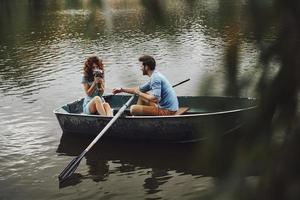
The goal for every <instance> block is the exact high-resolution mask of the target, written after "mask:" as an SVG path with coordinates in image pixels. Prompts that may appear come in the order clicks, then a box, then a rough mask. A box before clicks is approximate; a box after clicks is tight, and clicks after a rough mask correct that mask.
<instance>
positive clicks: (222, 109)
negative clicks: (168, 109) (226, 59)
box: [54, 95, 257, 142]
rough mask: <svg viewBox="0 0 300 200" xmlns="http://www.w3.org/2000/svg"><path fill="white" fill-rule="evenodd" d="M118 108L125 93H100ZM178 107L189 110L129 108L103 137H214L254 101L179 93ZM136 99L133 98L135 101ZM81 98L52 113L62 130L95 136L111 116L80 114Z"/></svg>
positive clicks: (244, 117)
mask: <svg viewBox="0 0 300 200" xmlns="http://www.w3.org/2000/svg"><path fill="white" fill-rule="evenodd" d="M104 98H105V100H106V102H108V103H109V104H110V105H111V107H112V108H113V109H114V113H116V112H117V111H118V109H119V108H120V107H122V105H124V104H125V103H126V102H127V100H128V99H129V98H130V96H129V95H107V96H104ZM178 100H179V105H180V107H188V108H189V110H188V111H187V112H185V113H183V114H181V115H173V116H131V115H130V112H129V109H127V110H126V111H125V112H124V113H123V115H122V116H121V117H120V118H119V119H118V120H117V121H116V122H115V123H114V124H113V125H112V126H111V127H110V129H109V130H108V132H106V133H105V135H104V136H103V137H111V138H119V139H130V140H132V139H135V140H158V141H172V142H190V141H198V140H203V139H207V138H209V137H216V136H217V137H218V136H220V135H224V134H226V133H229V132H231V131H232V130H234V129H236V128H238V127H240V126H241V125H242V124H244V123H245V122H247V121H248V119H249V118H251V117H253V115H254V114H255V113H256V111H257V100H255V99H252V98H239V97H212V96H179V97H178ZM135 101H136V100H135ZM82 103H83V99H81V100H77V101H75V102H72V103H69V104H66V105H64V106H62V107H60V108H58V109H56V110H54V113H55V115H56V117H57V119H58V121H59V124H60V126H61V128H62V130H63V132H64V133H81V134H89V135H97V134H98V133H99V132H100V131H101V130H102V129H103V128H104V127H105V125H106V124H107V123H108V122H109V121H110V120H111V118H112V117H107V116H100V115H87V114H83V113H82Z"/></svg>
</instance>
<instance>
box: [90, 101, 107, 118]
mask: <svg viewBox="0 0 300 200" xmlns="http://www.w3.org/2000/svg"><path fill="white" fill-rule="evenodd" d="M89 111H90V113H96V112H98V113H99V115H104V116H106V111H105V109H104V107H103V103H102V101H101V98H100V97H99V96H96V97H94V98H93V99H92V100H91V101H90V103H89Z"/></svg>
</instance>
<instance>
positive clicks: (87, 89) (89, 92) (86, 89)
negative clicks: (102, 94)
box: [83, 82, 96, 96]
mask: <svg viewBox="0 0 300 200" xmlns="http://www.w3.org/2000/svg"><path fill="white" fill-rule="evenodd" d="M83 89H84V92H85V93H86V95H88V96H91V95H92V94H93V92H94V91H95V89H96V84H95V82H93V84H92V85H91V86H89V84H88V83H83Z"/></svg>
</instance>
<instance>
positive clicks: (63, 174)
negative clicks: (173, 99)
mask: <svg viewBox="0 0 300 200" xmlns="http://www.w3.org/2000/svg"><path fill="white" fill-rule="evenodd" d="M189 80H190V79H186V80H184V81H182V82H180V83H177V84H176V85H173V87H176V86H178V85H181V84H182V83H185V82H187V81H189ZM133 99H134V95H133V96H132V97H130V99H129V100H128V101H127V102H126V103H125V104H124V105H123V106H122V108H121V109H120V110H119V111H118V113H117V114H116V115H115V116H114V117H113V118H112V119H111V120H110V122H109V123H108V124H107V125H106V126H105V127H104V128H103V129H102V131H101V132H100V133H99V134H98V135H97V137H96V138H95V139H94V140H93V141H92V142H91V144H90V145H89V146H88V147H87V148H86V149H85V150H84V151H83V152H82V153H81V154H80V155H79V156H77V157H76V158H74V159H73V160H72V161H71V162H70V163H69V164H68V166H67V167H66V168H65V169H64V170H63V171H62V172H61V173H60V174H59V176H58V180H59V182H60V183H62V182H64V181H65V180H67V179H68V178H69V177H70V176H71V175H72V174H73V173H74V171H75V170H76V169H77V167H78V165H79V163H80V161H81V160H82V158H83V157H84V156H85V154H86V153H87V152H88V151H89V150H90V149H91V148H92V146H94V144H96V142H97V141H98V140H99V139H100V138H101V137H102V135H104V133H105V132H106V131H107V130H108V129H109V128H110V127H111V125H112V124H113V123H114V122H115V121H116V120H117V119H118V118H119V117H120V115H121V114H122V113H123V112H124V111H125V109H126V108H127V107H128V106H129V105H130V104H131V102H132V101H133Z"/></svg>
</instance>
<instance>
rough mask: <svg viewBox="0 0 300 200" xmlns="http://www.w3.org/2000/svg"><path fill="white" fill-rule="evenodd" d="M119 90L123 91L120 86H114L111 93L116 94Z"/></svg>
mask: <svg viewBox="0 0 300 200" xmlns="http://www.w3.org/2000/svg"><path fill="white" fill-rule="evenodd" d="M120 92H123V90H122V88H114V89H113V90H112V93H113V94H118V93H120Z"/></svg>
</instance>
